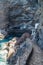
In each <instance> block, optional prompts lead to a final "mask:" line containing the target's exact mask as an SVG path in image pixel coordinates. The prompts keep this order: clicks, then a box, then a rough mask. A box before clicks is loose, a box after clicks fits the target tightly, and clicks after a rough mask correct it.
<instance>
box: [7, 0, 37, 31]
mask: <svg viewBox="0 0 43 65" xmlns="http://www.w3.org/2000/svg"><path fill="white" fill-rule="evenodd" d="M34 3H36V0H31V1H30V0H10V6H9V8H8V21H9V24H8V27H7V28H8V29H7V31H8V30H9V31H11V29H12V30H13V31H14V26H16V25H19V24H22V23H24V22H25V24H26V23H28V22H30V23H28V25H29V24H31V23H32V22H36V20H35V19H34V15H35V12H36V10H37V7H36V5H35V4H34ZM37 20H38V19H37Z"/></svg>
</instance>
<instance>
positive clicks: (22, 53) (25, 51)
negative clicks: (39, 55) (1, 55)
mask: <svg viewBox="0 0 43 65" xmlns="http://www.w3.org/2000/svg"><path fill="white" fill-rule="evenodd" d="M31 52H32V42H31V40H30V39H28V38H27V39H26V40H25V41H24V42H23V43H22V44H21V45H20V46H18V48H17V53H16V54H15V55H14V54H13V56H12V57H10V58H9V60H8V63H9V65H19V64H20V65H25V64H26V61H27V58H28V57H29V56H30V53H31Z"/></svg>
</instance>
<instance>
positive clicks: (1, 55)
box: [0, 35, 14, 65]
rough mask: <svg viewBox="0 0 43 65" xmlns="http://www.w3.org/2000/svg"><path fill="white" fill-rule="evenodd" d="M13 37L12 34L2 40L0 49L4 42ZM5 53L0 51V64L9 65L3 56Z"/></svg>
mask: <svg viewBox="0 0 43 65" xmlns="http://www.w3.org/2000/svg"><path fill="white" fill-rule="evenodd" d="M13 37H14V36H13V35H10V36H8V37H7V38H6V39H3V40H0V51H1V50H2V48H3V44H4V43H6V42H8V41H9V40H11V39H12V38H13ZM4 55H5V53H1V52H0V65H8V63H7V61H5V60H4V58H3V56H4Z"/></svg>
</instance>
